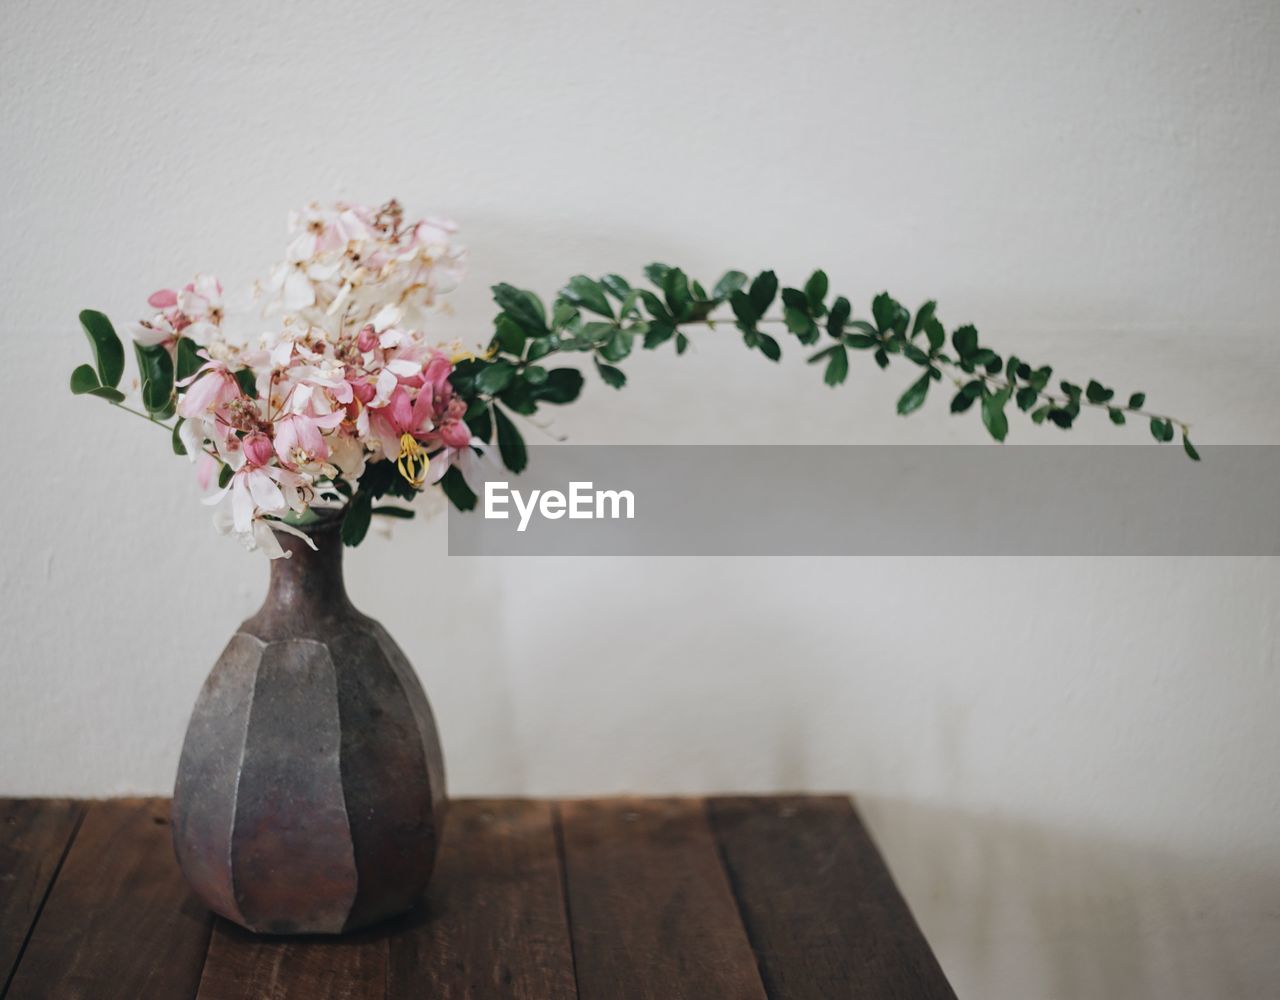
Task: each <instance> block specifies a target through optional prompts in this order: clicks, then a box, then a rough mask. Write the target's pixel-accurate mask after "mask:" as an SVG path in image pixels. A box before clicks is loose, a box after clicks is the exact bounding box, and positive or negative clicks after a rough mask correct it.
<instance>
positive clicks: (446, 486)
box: [440, 465, 476, 510]
mask: <svg viewBox="0 0 1280 1000" xmlns="http://www.w3.org/2000/svg"><path fill="white" fill-rule="evenodd" d="M440 488H441V489H442V490H444V495H445V496H447V497H448V498H449V502H450V503H451V504H453V505H454V506H455V507H457V508H458V510H472V509H473V508H474V507H475V505H476V495H475V494H474V493H472V492H471V487H470V486H468V485H467V481H466V480H465V479H463V478H462V473H461V472H459V471H458V467H457V466H456V465H451V466H449V471H448V472H446V473H445V474H444V477H443V478H442V479H441V480H440Z"/></svg>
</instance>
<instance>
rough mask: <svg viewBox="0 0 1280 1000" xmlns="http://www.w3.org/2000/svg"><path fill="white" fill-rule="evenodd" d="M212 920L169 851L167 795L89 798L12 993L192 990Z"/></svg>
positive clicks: (61, 997) (16, 999) (73, 995)
mask: <svg viewBox="0 0 1280 1000" xmlns="http://www.w3.org/2000/svg"><path fill="white" fill-rule="evenodd" d="M209 928H210V917H209V913H208V911H207V910H205V909H204V907H203V906H201V905H200V904H199V903H198V902H197V901H196V900H195V899H194V897H192V895H191V894H190V892H189V890H188V889H187V887H186V884H185V883H184V882H183V881H182V875H181V874H180V872H179V871H178V865H177V862H176V861H174V858H173V848H172V845H171V843H170V839H169V826H168V803H167V802H165V801H164V800H158V799H117V800H112V801H107V802H92V803H89V804H88V805H87V807H86V809H85V814H84V820H83V822H82V823H81V825H80V831H79V833H78V834H77V835H76V838H75V841H74V843H73V844H72V845H71V849H70V851H68V853H67V856H66V860H65V861H64V862H63V864H62V870H61V871H60V872H59V874H58V878H57V881H56V882H55V883H54V885H53V889H52V890H51V891H50V893H49V897H48V899H47V901H46V902H45V905H44V909H43V911H42V912H41V914H40V919H39V920H38V921H37V923H36V926H35V929H34V930H33V931H32V933H31V938H30V940H29V942H28V943H27V948H26V951H25V952H24V953H23V956H22V961H21V962H20V963H19V965H18V969H17V972H16V974H15V975H14V978H13V982H12V984H11V985H10V988H9V993H8V998H9V1000H39V998H44V997H56V998H58V1000H79V998H84V1000H116V998H119V1000H143V998H151V997H155V998H163V1000H177V998H186V997H191V996H193V995H194V993H195V988H196V983H197V981H198V980H199V978H200V967H201V964H202V963H203V961H204V954H205V948H206V946H207V944H208V940H209Z"/></svg>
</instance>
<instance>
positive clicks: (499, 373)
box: [475, 361, 516, 396]
mask: <svg viewBox="0 0 1280 1000" xmlns="http://www.w3.org/2000/svg"><path fill="white" fill-rule="evenodd" d="M515 377H516V366H515V365H513V364H511V363H510V362H507V361H495V362H493V364H490V365H486V366H485V367H484V368H482V369H481V370H480V373H479V374H478V375H477V376H476V383H475V384H476V391H477V392H480V393H483V394H484V395H486V396H496V395H497V394H498V393H500V392H501V391H502V390H503V389H505V388H506V387H507V386H509V385H510V384H511V380H512V379H514V378H515Z"/></svg>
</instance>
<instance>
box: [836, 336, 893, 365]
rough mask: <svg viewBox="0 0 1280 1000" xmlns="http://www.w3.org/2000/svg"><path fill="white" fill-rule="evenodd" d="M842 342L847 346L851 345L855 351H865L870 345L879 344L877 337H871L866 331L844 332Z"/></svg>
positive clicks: (875, 345)
mask: <svg viewBox="0 0 1280 1000" xmlns="http://www.w3.org/2000/svg"><path fill="white" fill-rule="evenodd" d="M844 342H845V345H846V346H847V347H852V348H853V349H854V350H857V351H865V350H867V349H868V348H870V347H879V346H880V338H879V337H872V336H870V335H869V334H866V333H846V334H845V335H844ZM882 367H883V366H882Z"/></svg>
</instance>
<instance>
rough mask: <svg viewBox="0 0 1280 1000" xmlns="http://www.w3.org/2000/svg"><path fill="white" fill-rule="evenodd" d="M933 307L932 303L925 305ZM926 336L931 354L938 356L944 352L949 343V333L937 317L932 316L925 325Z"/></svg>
mask: <svg viewBox="0 0 1280 1000" xmlns="http://www.w3.org/2000/svg"><path fill="white" fill-rule="evenodd" d="M925 304H926V305H932V303H925ZM924 335H925V337H926V338H927V339H928V341H929V350H930V352H932V353H934V354H936V353H937V352H938V351H940V350H942V347H943V345H944V344H946V342H947V331H946V330H944V329H943V327H942V322H941V321H940V320H939V319H938V318H937V317H936V316H930V317H929V318H928V319H927V320H926V321H925V324H924Z"/></svg>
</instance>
